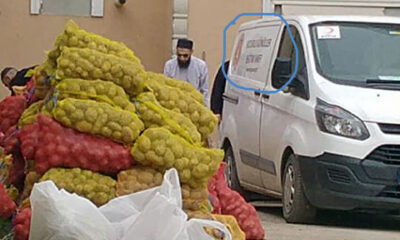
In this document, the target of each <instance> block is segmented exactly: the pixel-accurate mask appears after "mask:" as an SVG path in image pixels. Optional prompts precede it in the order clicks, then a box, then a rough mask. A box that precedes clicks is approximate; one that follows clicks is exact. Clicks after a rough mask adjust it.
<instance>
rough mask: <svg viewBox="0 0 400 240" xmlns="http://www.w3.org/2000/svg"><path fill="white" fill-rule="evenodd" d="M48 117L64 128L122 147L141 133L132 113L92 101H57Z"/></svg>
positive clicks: (135, 117)
mask: <svg viewBox="0 0 400 240" xmlns="http://www.w3.org/2000/svg"><path fill="white" fill-rule="evenodd" d="M52 115H53V117H54V118H55V119H56V120H57V121H58V122H61V123H62V124H64V125H65V126H67V127H70V128H74V129H76V130H78V131H80V132H84V133H89V134H93V135H98V136H102V137H105V138H110V139H112V140H114V141H116V142H120V143H124V144H126V145H131V144H132V143H133V142H134V141H135V140H136V138H137V137H138V136H139V134H140V132H141V131H142V130H143V129H144V124H143V122H142V121H141V120H140V119H139V118H138V116H137V115H136V114H135V113H133V112H129V111H125V110H120V109H117V108H114V107H112V106H111V105H109V104H107V103H102V102H95V101H92V100H81V99H73V98H66V99H64V100H61V101H58V102H57V105H56V106H55V107H54V108H53V110H52Z"/></svg>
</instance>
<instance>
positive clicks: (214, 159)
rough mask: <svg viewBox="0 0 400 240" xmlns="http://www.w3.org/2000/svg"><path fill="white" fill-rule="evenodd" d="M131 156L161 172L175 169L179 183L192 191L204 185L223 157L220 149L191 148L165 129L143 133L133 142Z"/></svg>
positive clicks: (183, 140)
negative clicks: (187, 186) (191, 188)
mask: <svg viewBox="0 0 400 240" xmlns="http://www.w3.org/2000/svg"><path fill="white" fill-rule="evenodd" d="M131 154H132V156H133V157H134V159H135V161H137V162H138V163H140V164H142V165H144V166H151V167H152V168H155V169H157V170H160V171H165V170H167V169H169V168H175V169H177V171H178V173H179V179H180V180H181V182H182V183H187V184H188V185H190V186H191V187H193V188H196V187H202V186H204V185H206V184H207V181H208V179H209V178H210V177H212V176H213V175H214V174H215V173H216V172H217V170H218V168H219V164H220V163H221V162H222V159H223V158H224V152H223V151H222V150H220V149H207V148H202V147H197V146H193V145H191V144H189V143H188V142H187V141H186V140H185V139H183V138H181V137H180V136H178V135H174V134H172V133H171V132H170V131H168V130H167V129H165V128H149V129H147V130H145V131H144V132H143V134H142V135H140V137H139V138H138V139H137V141H136V142H135V144H134V146H133V148H132V150H131Z"/></svg>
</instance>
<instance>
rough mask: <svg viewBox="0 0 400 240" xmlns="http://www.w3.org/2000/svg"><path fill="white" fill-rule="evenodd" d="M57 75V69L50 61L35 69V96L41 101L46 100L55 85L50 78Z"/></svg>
mask: <svg viewBox="0 0 400 240" xmlns="http://www.w3.org/2000/svg"><path fill="white" fill-rule="evenodd" d="M54 74H55V69H54V67H53V66H52V64H51V63H50V62H49V61H45V62H43V63H42V64H40V65H38V66H37V67H36V68H35V75H34V78H33V83H34V86H35V96H36V97H37V98H39V99H44V98H45V97H46V94H47V92H48V91H49V89H50V88H51V85H52V84H53V83H54V80H53V81H51V80H50V78H51V76H52V75H54Z"/></svg>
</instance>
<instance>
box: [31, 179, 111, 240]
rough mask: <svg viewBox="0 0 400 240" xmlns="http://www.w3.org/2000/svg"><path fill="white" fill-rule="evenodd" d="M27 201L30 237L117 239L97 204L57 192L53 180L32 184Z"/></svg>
mask: <svg viewBox="0 0 400 240" xmlns="http://www.w3.org/2000/svg"><path fill="white" fill-rule="evenodd" d="M30 201H31V206H32V220H31V228H30V234H29V235H30V236H29V239H30V240H61V239H71V240H73V239H76V240H78V239H80V240H83V239H85V240H91V239H93V240H94V239H99V240H117V239H118V238H117V237H116V234H115V232H114V229H113V227H112V225H111V223H110V222H109V221H108V220H107V218H106V217H105V216H104V215H103V214H102V213H101V212H100V211H99V210H98V208H97V207H96V205H94V204H93V203H92V202H91V201H89V200H87V199H85V198H82V197H79V196H77V195H75V194H70V193H68V192H66V191H64V190H60V191H59V190H58V189H57V187H56V185H55V184H54V183H53V182H52V181H46V182H42V183H38V184H35V186H34V188H33V190H32V194H31V197H30Z"/></svg>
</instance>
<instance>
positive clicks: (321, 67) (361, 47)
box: [311, 22, 400, 89]
mask: <svg viewBox="0 0 400 240" xmlns="http://www.w3.org/2000/svg"><path fill="white" fill-rule="evenodd" d="M311 34H312V39H313V46H314V52H315V56H316V61H317V68H318V72H319V73H320V74H321V75H323V76H324V77H326V78H328V79H329V80H331V81H334V82H336V83H339V84H348V85H358V86H365V87H378V88H396V89H400V25H398V24H371V23H368V24H367V23H348V22H324V23H318V24H314V25H312V26H311Z"/></svg>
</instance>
